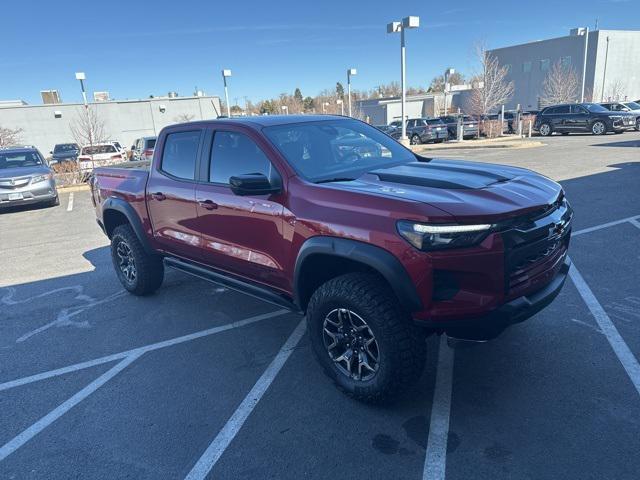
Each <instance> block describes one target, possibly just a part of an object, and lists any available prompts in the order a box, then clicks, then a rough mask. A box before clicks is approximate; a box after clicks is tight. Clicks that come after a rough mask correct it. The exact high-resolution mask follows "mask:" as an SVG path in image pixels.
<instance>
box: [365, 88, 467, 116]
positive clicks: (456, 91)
mask: <svg viewBox="0 0 640 480" xmlns="http://www.w3.org/2000/svg"><path fill="white" fill-rule="evenodd" d="M450 88H451V90H450V91H447V93H446V94H445V93H443V92H434V93H424V94H420V95H408V96H407V99H406V103H405V115H406V117H407V118H419V117H437V116H439V115H443V114H444V113H445V111H447V112H450V113H452V112H457V111H458V108H460V109H461V110H462V111H464V106H465V104H466V102H467V101H468V98H469V96H470V95H471V92H472V90H471V86H469V85H452V86H451V87H450ZM445 102H446V109H445ZM356 108H357V109H358V110H359V113H360V114H361V117H362V118H364V119H366V120H367V121H368V122H369V123H370V124H372V125H388V124H389V123H391V122H393V121H396V120H400V118H401V117H402V103H401V98H400V97H382V98H372V99H368V100H359V101H358V102H356Z"/></svg>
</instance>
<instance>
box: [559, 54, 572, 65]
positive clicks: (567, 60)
mask: <svg viewBox="0 0 640 480" xmlns="http://www.w3.org/2000/svg"><path fill="white" fill-rule="evenodd" d="M560 65H562V66H563V67H565V68H567V67H570V66H571V57H569V56H567V57H560Z"/></svg>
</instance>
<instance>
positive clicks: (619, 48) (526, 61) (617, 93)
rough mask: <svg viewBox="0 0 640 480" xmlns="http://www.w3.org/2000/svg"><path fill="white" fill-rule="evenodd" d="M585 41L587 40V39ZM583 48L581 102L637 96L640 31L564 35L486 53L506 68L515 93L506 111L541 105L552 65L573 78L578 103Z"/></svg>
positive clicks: (639, 89) (581, 31)
mask: <svg viewBox="0 0 640 480" xmlns="http://www.w3.org/2000/svg"><path fill="white" fill-rule="evenodd" d="M587 39H588V41H587ZM585 45H586V46H587V48H586V52H587V55H586V59H587V62H586V75H585V77H584V79H585V99H586V100H591V101H595V102H600V101H607V100H625V99H627V100H636V99H638V98H640V30H596V31H593V32H588V35H587V32H586V29H584V28H576V29H573V30H571V31H570V33H569V35H568V36H565V37H559V38H551V39H548V40H539V41H535V42H531V43H524V44H522V45H514V46H511V47H504V48H497V49H495V50H490V51H489V52H488V53H489V55H492V56H494V57H495V58H497V59H498V62H499V63H500V65H503V66H507V67H508V68H509V75H508V80H510V81H513V83H514V87H515V93H514V96H513V98H512V100H511V101H510V102H509V104H508V105H507V108H515V107H516V105H517V104H520V105H521V106H522V108H523V109H525V110H526V109H536V108H539V107H540V106H541V105H542V104H543V103H544V99H543V95H542V92H543V83H544V80H545V78H546V77H547V75H548V73H549V71H550V69H551V68H552V67H553V65H554V64H555V63H557V62H560V64H561V65H564V66H566V67H570V68H572V69H573V70H574V71H575V73H576V76H577V78H578V92H577V95H578V98H577V99H578V100H579V99H580V90H581V88H580V87H581V85H582V78H583V75H582V72H583V65H584V59H585Z"/></svg>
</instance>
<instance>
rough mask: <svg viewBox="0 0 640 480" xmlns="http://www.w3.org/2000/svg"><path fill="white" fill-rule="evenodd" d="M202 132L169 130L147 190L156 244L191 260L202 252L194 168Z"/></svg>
mask: <svg viewBox="0 0 640 480" xmlns="http://www.w3.org/2000/svg"><path fill="white" fill-rule="evenodd" d="M202 136H203V130H202V129H195V130H194V129H191V130H184V131H174V132H171V133H168V134H167V135H166V137H165V139H164V144H163V145H162V151H161V152H160V154H161V159H160V162H159V165H157V166H156V167H155V168H152V169H151V172H150V174H149V175H150V176H149V181H148V183H147V192H146V197H147V207H148V209H149V217H150V219H151V225H152V227H153V237H154V240H155V243H156V245H157V247H158V248H160V249H161V250H164V251H166V252H168V253H171V254H172V255H177V256H179V257H184V258H188V259H191V260H199V258H200V253H201V235H200V232H199V231H198V213H197V209H196V202H195V195H196V182H195V172H196V164H197V158H198V155H199V150H200V144H201V140H202Z"/></svg>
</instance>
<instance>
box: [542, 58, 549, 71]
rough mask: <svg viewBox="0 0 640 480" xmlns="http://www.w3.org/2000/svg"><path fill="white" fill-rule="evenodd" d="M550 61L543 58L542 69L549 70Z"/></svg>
mask: <svg viewBox="0 0 640 480" xmlns="http://www.w3.org/2000/svg"><path fill="white" fill-rule="evenodd" d="M550 63H551V62H550V61H549V59H548V58H543V59H542V60H540V71H541V72H546V71H547V70H549V64H550Z"/></svg>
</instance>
